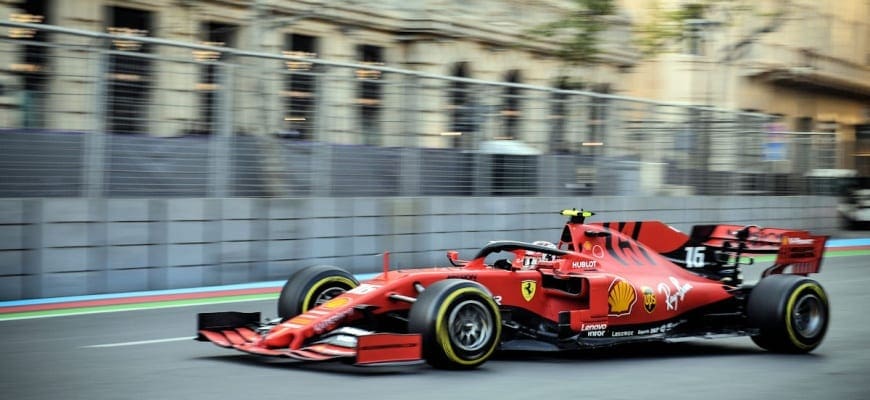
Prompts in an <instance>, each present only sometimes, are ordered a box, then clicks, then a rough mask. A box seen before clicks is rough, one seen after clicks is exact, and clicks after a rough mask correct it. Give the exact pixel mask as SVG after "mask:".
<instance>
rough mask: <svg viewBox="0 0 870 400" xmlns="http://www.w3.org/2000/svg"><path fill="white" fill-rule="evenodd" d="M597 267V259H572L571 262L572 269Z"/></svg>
mask: <svg viewBox="0 0 870 400" xmlns="http://www.w3.org/2000/svg"><path fill="white" fill-rule="evenodd" d="M597 267H598V261H595V260H591V261H574V262H573V263H571V268H574V269H595V268H597Z"/></svg>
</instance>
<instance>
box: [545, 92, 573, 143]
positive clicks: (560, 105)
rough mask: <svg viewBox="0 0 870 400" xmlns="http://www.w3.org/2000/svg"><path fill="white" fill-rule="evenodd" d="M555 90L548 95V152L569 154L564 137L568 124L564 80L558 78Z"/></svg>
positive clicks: (566, 95)
mask: <svg viewBox="0 0 870 400" xmlns="http://www.w3.org/2000/svg"><path fill="white" fill-rule="evenodd" d="M555 86H556V89H557V90H554V91H553V92H552V93H551V94H550V151H551V152H553V153H570V152H571V144H570V143H569V142H568V138H566V137H565V130H566V126H567V122H568V116H567V115H566V114H567V112H568V107H567V103H568V94H566V93H565V92H564V91H563V90H566V89H568V85H567V83H566V79H565V78H564V77H562V78H559V79H558V80H557V81H556V85H555Z"/></svg>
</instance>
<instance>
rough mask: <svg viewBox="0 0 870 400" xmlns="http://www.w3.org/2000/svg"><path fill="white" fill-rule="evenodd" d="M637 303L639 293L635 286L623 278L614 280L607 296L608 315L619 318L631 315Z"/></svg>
mask: <svg viewBox="0 0 870 400" xmlns="http://www.w3.org/2000/svg"><path fill="white" fill-rule="evenodd" d="M635 302H637V293H636V292H635V290H634V286H631V284H630V283H628V282H627V281H625V280H624V279H622V278H616V279H614V280H613V283H611V284H610V289H609V290H608V295H607V304H608V306H609V307H608V315H611V316H614V317H619V316H623V315H628V314H631V308H632V307H633V306H634V303H635Z"/></svg>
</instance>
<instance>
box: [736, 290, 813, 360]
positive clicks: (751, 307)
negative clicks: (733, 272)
mask: <svg viewBox="0 0 870 400" xmlns="http://www.w3.org/2000/svg"><path fill="white" fill-rule="evenodd" d="M747 313H748V316H749V323H750V326H751V327H754V328H758V329H759V333H758V334H757V335H754V336H752V341H754V342H755V344H757V345H758V346H760V347H762V348H764V349H767V350H770V351H774V352H780V353H808V352H810V351H812V350H813V349H815V348H816V347H818V346H819V344H820V343H821V342H822V339H823V338H824V337H825V332H826V331H827V329H828V321H829V319H830V308H829V305H828V296H827V294H826V293H825V290H824V289H823V288H822V286H821V285H819V283H818V282H816V281H814V280H812V279H808V278H805V277H802V276H797V275H773V276H769V277H767V278H764V279H762V280H761V281H759V282H758V284H757V285H756V286H755V288H754V289H752V293H750V295H749V303H748V304H747Z"/></svg>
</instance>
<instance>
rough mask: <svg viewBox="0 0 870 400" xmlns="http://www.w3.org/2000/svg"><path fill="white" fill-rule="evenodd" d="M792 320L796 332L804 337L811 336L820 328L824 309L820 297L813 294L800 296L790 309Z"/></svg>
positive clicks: (823, 318) (816, 333)
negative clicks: (791, 309) (792, 309)
mask: <svg viewBox="0 0 870 400" xmlns="http://www.w3.org/2000/svg"><path fill="white" fill-rule="evenodd" d="M792 321H794V328H795V330H796V331H797V333H798V334H799V335H801V336H803V337H805V338H813V337H815V336H816V335H818V334H819V332H821V330H822V326H823V325H824V321H825V310H824V307H823V306H822V299H820V298H819V297H818V296H816V295H815V294H809V295H806V296H803V297H801V298H800V299H799V300H798V301H797V304H795V306H794V311H792Z"/></svg>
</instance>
